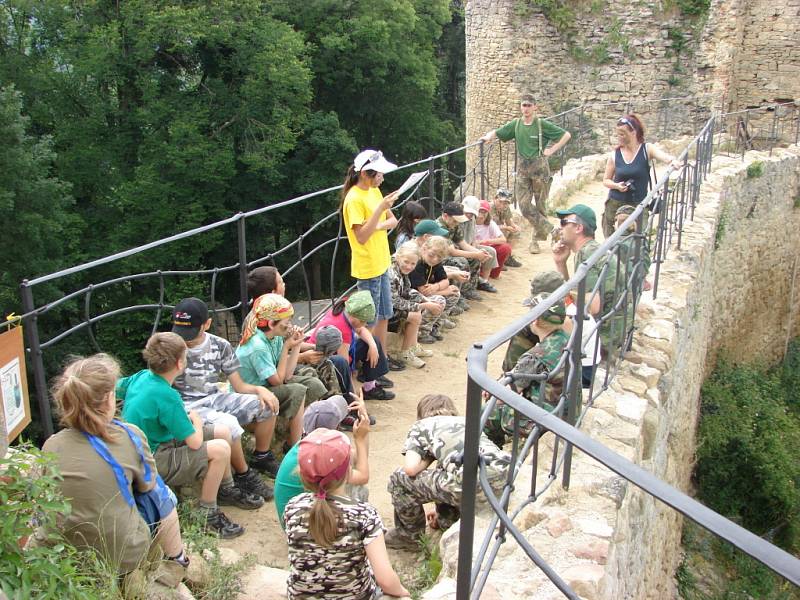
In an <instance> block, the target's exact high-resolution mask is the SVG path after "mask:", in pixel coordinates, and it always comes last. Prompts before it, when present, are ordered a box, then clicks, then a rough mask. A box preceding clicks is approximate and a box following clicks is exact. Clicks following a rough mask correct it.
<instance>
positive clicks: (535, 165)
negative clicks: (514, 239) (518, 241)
mask: <svg viewBox="0 0 800 600" xmlns="http://www.w3.org/2000/svg"><path fill="white" fill-rule="evenodd" d="M551 181H552V177H551V176H550V165H549V164H548V161H547V157H546V156H540V157H538V158H522V157H521V156H518V157H517V176H516V179H515V180H514V197H515V198H516V199H517V202H518V203H519V209H520V211H521V212H522V216H523V217H525V218H526V219H527V220H528V222H529V223H530V224H531V226H532V227H533V232H534V235H535V236H536V238H537V239H540V240H546V239H547V236H548V235H549V234H550V231H551V230H552V229H553V226H552V225H551V224H550V222H549V221H548V220H547V197H548V196H549V195H550V182H551Z"/></svg>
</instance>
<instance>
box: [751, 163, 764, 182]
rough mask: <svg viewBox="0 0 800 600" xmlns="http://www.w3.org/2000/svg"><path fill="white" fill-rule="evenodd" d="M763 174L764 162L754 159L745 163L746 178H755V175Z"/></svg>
mask: <svg viewBox="0 0 800 600" xmlns="http://www.w3.org/2000/svg"><path fill="white" fill-rule="evenodd" d="M763 174H764V163H763V162H761V161H760V160H755V161H753V162H751V163H750V164H749V165H747V178H748V179H755V178H756V177H761V176H762V175H763Z"/></svg>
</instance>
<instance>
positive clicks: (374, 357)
mask: <svg viewBox="0 0 800 600" xmlns="http://www.w3.org/2000/svg"><path fill="white" fill-rule="evenodd" d="M378 358H379V356H378V347H377V346H376V345H375V343H374V342H373V343H372V344H370V347H369V350H367V362H369V366H370V367H372V368H373V369H374V368H375V365H377V364H378Z"/></svg>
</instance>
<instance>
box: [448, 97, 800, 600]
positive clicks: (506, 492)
mask: <svg viewBox="0 0 800 600" xmlns="http://www.w3.org/2000/svg"><path fill="white" fill-rule="evenodd" d="M770 113H771V114H770ZM779 113H783V114H779ZM743 114H745V115H747V123H746V125H747V128H746V131H748V135H746V136H742V135H739V134H738V133H737V132H738V131H739V123H738V119H740V118H741V117H740V116H739V114H738V113H725V114H720V115H717V116H712V117H711V118H710V119H709V120H708V121H707V122H706V123H705V125H704V126H703V128H702V129H701V130H700V133H699V134H697V136H696V137H695V138H694V139H693V140H692V142H691V143H689V144H688V145H687V146H686V147H685V148H684V149H683V151H682V152H680V154H679V155H678V158H677V159H676V160H677V161H678V162H679V163H680V164H681V167H680V169H674V168H672V167H669V168H667V170H666V171H665V172H664V173H663V174H662V176H661V177H660V178H659V180H658V182H657V183H656V185H655V186H654V188H653V189H652V190H651V191H650V192H649V193H648V195H647V197H646V198H645V199H644V200H643V201H642V202H641V203H640V204H639V205H638V206H637V207H636V208H635V210H634V212H633V214H631V215H630V216H629V217H628V218H627V219H626V220H625V222H624V223H623V224H622V225H621V226H620V227H619V228H618V230H617V231H616V232H614V234H613V235H611V236H610V237H609V238H608V239H607V240H605V241H604V242H603V243H602V244H601V245H600V246H599V248H598V249H597V250H596V251H595V252H594V253H593V254H592V255H591V257H589V259H587V260H586V262H584V263H582V264H581V265H579V266H578V267H577V268H576V270H575V273H574V274H573V276H572V277H571V278H570V280H569V281H567V282H565V283H564V284H563V285H562V286H561V287H560V288H559V289H558V290H556V291H555V292H554V293H553V294H551V295H550V296H548V297H547V299H546V300H545V301H544V302H541V303H540V304H538V305H537V306H536V307H534V309H533V310H531V311H530V312H528V313H527V314H526V315H524V316H522V317H520V318H518V319H516V320H515V321H513V322H512V323H510V324H509V325H507V326H505V327H503V328H502V329H501V330H499V331H497V332H496V333H494V334H493V335H492V336H490V337H489V338H487V339H486V340H484V341H483V342H481V343H476V344H474V345H473V346H472V348H471V349H470V350H469V353H468V356H467V373H468V378H467V414H466V420H467V431H466V435H465V447H464V457H463V466H464V479H463V496H462V505H461V525H460V534H459V554H458V575H457V597H458V598H459V600H465V599H467V598H478V597H480V594H481V591H482V590H483V587H484V585H485V583H486V580H487V577H488V574H489V570H490V569H491V566H492V564H493V561H494V559H495V558H496V556H497V554H498V551H499V548H500V546H501V545H502V544H503V543H504V542H505V541H506V539H507V537H508V535H509V534H510V536H511V537H512V538H513V539H514V540H515V541H516V542H517V543H518V544H519V545H520V547H521V548H522V549H523V551H524V552H525V553H526V554H527V556H528V557H529V558H530V560H531V561H533V562H534V564H536V565H537V566H539V567H540V568H541V569H542V571H543V572H544V573H545V575H546V576H547V577H548V578H549V579H550V580H551V581H552V582H553V584H554V585H555V586H556V587H557V588H558V589H559V590H560V591H561V592H562V593H564V595H565V596H567V597H569V598H577V595H576V594H575V593H574V592H573V591H572V590H571V589H570V588H569V586H568V585H567V584H566V583H565V582H564V581H563V580H562V579H561V578H560V577H559V576H558V574H557V573H556V572H555V571H554V570H553V569H552V567H550V566H548V565H546V562H545V561H544V560H543V559H542V557H541V556H540V555H539V554H538V553H537V552H536V551H535V549H534V548H533V547H532V546H531V545H530V544H529V543H528V542H527V540H526V539H525V536H524V535H523V534H522V533H521V532H520V531H519V530H518V529H517V528H516V526H515V525H514V522H513V521H514V518H515V517H516V515H517V514H519V512H520V511H521V510H522V509H523V508H525V507H526V506H528V505H529V504H530V503H532V502H535V500H536V499H537V498H538V497H540V496H541V494H542V493H544V491H545V490H546V489H547V487H548V486H549V485H550V484H552V483H553V482H554V481H555V480H556V479H557V478H558V473H559V472H560V473H561V478H562V485H563V486H564V487H565V488H568V487H569V480H570V463H571V456H572V448H573V447H576V448H578V449H580V450H581V451H583V452H585V453H586V454H588V455H589V456H591V457H593V458H595V459H596V460H598V461H599V462H600V463H602V464H603V465H605V466H606V467H608V468H610V469H611V470H613V471H614V472H616V473H618V474H619V475H621V476H622V477H623V478H625V479H626V480H627V481H630V482H631V483H633V484H634V485H636V486H638V487H640V488H641V489H643V490H644V491H646V492H647V493H649V494H651V495H652V496H654V497H655V498H658V499H659V500H661V501H662V502H664V503H666V504H667V505H669V506H671V507H672V508H674V509H676V510H678V511H679V512H681V513H682V514H683V515H685V516H687V517H689V518H690V519H692V520H694V521H696V522H697V523H698V524H700V525H701V526H703V527H705V528H706V529H708V530H710V531H711V532H712V533H714V534H715V535H718V536H720V537H722V538H723V539H725V540H727V541H728V542H730V543H732V544H733V545H734V546H736V547H737V548H739V549H740V550H742V551H744V552H746V553H747V554H749V555H751V556H752V557H753V558H755V559H757V560H759V561H761V562H762V563H764V564H765V565H766V566H768V567H769V568H771V569H772V570H774V571H775V572H776V573H778V574H780V575H782V576H783V577H785V578H786V579H788V580H789V581H791V582H792V583H794V584H795V585H800V561H798V559H796V558H795V557H793V556H791V555H790V554H788V553H786V552H784V551H783V550H781V549H780V548H777V547H776V546H774V545H772V544H770V543H769V542H767V541H765V540H763V539H761V538H759V537H758V536H756V535H754V534H752V533H750V532H749V531H747V530H746V529H744V528H742V527H740V526H739V525H736V524H735V523H733V522H731V521H730V520H728V519H726V518H724V517H722V516H721V515H719V514H717V513H715V512H714V511H712V510H710V509H708V508H706V507H704V506H703V505H702V504H700V503H698V502H697V501H695V500H693V499H692V498H690V497H689V496H687V495H686V494H684V493H682V492H680V491H679V490H677V489H676V488H674V487H672V486H670V485H669V484H666V483H664V482H663V481H661V480H660V479H658V478H657V477H655V476H654V475H652V474H650V473H648V472H646V471H644V470H643V469H641V468H640V467H638V466H637V465H635V464H634V463H632V462H631V461H629V460H627V459H624V458H622V457H621V456H619V455H618V454H616V453H615V452H613V451H611V450H609V449H608V448H606V447H605V446H603V445H602V444H601V443H599V442H597V441H595V440H592V439H591V438H590V437H589V436H587V435H586V434H584V433H582V432H581V431H580V430H579V429H578V425H579V423H580V420H581V417H582V415H583V414H585V410H586V408H588V407H590V406H591V405H592V403H593V401H594V399H595V398H596V397H597V395H599V393H601V392H602V391H603V390H605V389H606V388H607V387H608V385H609V382H610V380H611V378H612V376H613V373H614V372H615V370H616V368H617V367H618V366H619V363H620V362H621V360H622V358H621V356H622V353H621V352H619V350H620V349H623V348H625V349H627V348H629V346H630V342H631V339H632V334H633V331H634V324H633V317H634V315H635V312H636V304H637V302H638V297H639V295H640V293H641V285H642V282H643V280H644V275H646V274H645V273H644V267H643V264H642V258H643V253H644V251H645V250H646V248H647V245H646V244H649V247H650V252H651V253H652V259H653V264H654V265H655V269H654V281H653V294H654V296H655V295H656V294H657V293H658V280H659V275H660V267H661V264H662V263H663V262H664V260H665V259H666V256H667V253H668V251H669V249H670V248H672V247H676V248H678V249H679V248H680V245H681V233H682V229H683V224H684V223H685V222H686V221H687V220H689V219H691V218H692V217H693V215H694V207H695V205H696V204H697V201H698V196H699V191H700V185H701V184H702V181H703V180H704V179H705V176H706V175H707V174H708V172H709V170H710V165H711V160H712V158H713V156H714V155H716V154H720V153H728V154H732V155H738V154H739V153H741V155H742V156H743V155H744V152H745V151H746V150H747V149H748V148H745V147H744V146H745V145H746V144H748V143H750V142H752V140H759V141H760V143H762V144H763V145H764V146H765V147H764V148H762V149H764V150H767V149H768V150H769V151H770V152H771V151H772V149H773V148H774V147H775V146H776V145H777V144H779V143H784V142H789V143H791V142H792V141H794V143H797V140H798V135H800V111H798V110H797V107H796V106H795V105H794V104H791V103H785V104H773V105H768V106H766V107H761V108H759V109H752V110H750V111H747V112H746V113H743ZM758 119H760V120H761V121H762V124H761V125H760V126H758V127H754V126H753V125H752V123H751V120H752V121H756V120H758ZM765 119H766V121H767V122H766V123H764V120H765ZM792 134H793V135H792ZM792 137H793V138H794V140H792ZM750 145H752V144H750ZM690 157H692V158H693V162H692V161H690ZM657 204H658V205H660V211H659V212H658V213H657V214H654V213H653V212H650V214H649V217H647V219H646V218H645V215H646V213H647V212H648V209H651V208H653V207H654V206H655V205H657ZM634 224H637V227H638V231H642V232H644V233H643V234H636V233H632V231H633V229H632V228H633V226H634ZM632 236H633V237H632ZM631 239H632V240H633V250H634V252H633V254H634V256H633V259H632V260H631V259H630V257H629V256H628V255H627V254H626V255H625V260H626V263H625V271H624V275H623V276H620V275H619V272H618V275H617V278H616V282H615V289H614V298H615V299H616V300H615V302H614V304H613V306H611V307H604V308H603V310H604V311H605V312H604V313H603V314H602V315H600V316H599V319H598V323H597V324H596V325H594V326H593V328H594V330H595V332H596V331H598V330H599V329H600V328H601V327H602V326H603V324H604V323H609V322H611V321H612V320H613V319H615V318H616V319H619V318H620V317H621V318H622V321H623V326H622V328H621V331H620V333H619V335H618V337H617V338H615V339H612V340H611V346H612V347H611V348H606V353H607V354H606V357H605V358H604V359H603V361H602V362H601V363H600V366H602V367H604V369H603V370H604V371H605V374H604V376H603V381H602V382H601V383H600V385H599V386H597V389H596V388H595V385H594V384H595V381H594V380H595V379H596V377H595V376H594V375H593V381H592V385H591V386H590V387H589V397H588V399H587V401H586V402H585V404H584V403H583V398H582V392H581V357H582V356H584V355H586V354H589V355H591V356H594V353H593V350H594V349H589V351H588V352H587V349H586V348H584V347H583V339H584V336H583V327H584V318H583V317H584V316H585V315H586V304H587V303H588V299H587V298H586V292H587V291H588V292H590V293H592V294H597V293H599V285H600V282H601V281H603V274H604V272H605V270H607V269H609V268H610V265H611V264H613V261H614V259H617V260H618V261H619V259H620V258H621V257H622V255H621V249H622V242H624V241H626V240H631ZM597 267H600V269H601V271H600V273H601V274H600V276H599V277H598V278H597V284H596V285H595V289H594V290H587V289H586V275H587V273H588V272H589V271H590V270H591V269H593V268H597ZM576 288H577V290H578V293H577V296H576V315H575V317H574V319H573V322H574V328H573V331H572V333H571V335H570V339H569V343H568V344H567V346H566V347H565V349H564V352H563V355H562V357H561V361H560V362H559V364H558V365H557V366H556V367H555V368H554V369H552V370H551V371H550V372H548V373H546V374H544V375H543V376H541V377H540V378H541V379H545V380H553V379H554V378H555V377H556V376H563V380H564V385H563V390H562V392H561V395H560V398H559V401H558V406H556V407H555V408H554V409H552V410H550V411H548V410H544V409H543V408H540V407H539V406H537V405H536V404H534V403H532V402H531V401H530V400H528V399H526V398H524V397H522V396H521V395H520V394H518V393H517V392H516V391H515V389H513V387H510V386H508V385H507V384H509V383H510V381H511V377H509V374H508V373H506V374H504V375H503V376H502V377H501V378H500V380H496V379H495V378H492V377H491V376H490V375H489V374H488V372H487V364H488V356H489V354H490V353H492V352H493V351H495V350H497V349H498V348H499V347H500V346H501V345H502V344H504V343H505V342H507V341H508V340H509V339H510V338H511V337H512V336H514V335H515V334H516V333H517V332H518V331H520V330H521V329H522V328H523V327H528V326H529V325H530V324H531V323H532V322H533V321H534V320H536V319H537V318H538V317H539V316H541V315H542V314H543V313H544V312H545V311H546V310H547V309H548V308H549V307H550V306H552V305H553V304H555V303H556V302H557V301H559V300H562V299H563V298H565V296H566V295H567V294H568V293H569V292H570V290H574V289H576ZM584 300H587V303H585V302H584ZM596 373H597V370H595V374H596ZM543 391H544V386H541V387H540V394H543ZM484 393H488V394H490V400H489V401H488V402H486V403H484V402H483V398H484ZM498 400H500V401H502V402H503V403H505V404H507V405H508V406H509V407H511V408H512V409H513V410H514V414H515V428H514V429H515V430H514V435H513V439H512V442H511V453H512V468H511V469H510V471H509V476H508V480H507V482H506V485H505V487H504V488H503V490H502V491H501V492H500V494H499V497H498V496H497V495H495V493H494V491H493V490H492V488H491V487H490V486H489V484H488V481H487V479H486V477H485V473H484V468H483V465H482V464H481V459H480V456H479V454H478V442H479V438H480V435H481V431H482V430H483V427H484V425H485V423H486V421H487V419H488V417H489V413H490V411H491V410H492V408H493V407H494V406H495V405H496V402H497V401H498ZM523 417H524V418H526V419H530V420H531V421H532V422H533V424H534V425H533V427H532V428H531V429H530V431H521V430H520V428H519V423H520V419H521V418H523ZM547 432H552V433H553V434H554V435H555V444H554V449H553V457H552V459H551V466H550V469H549V472H548V473H547V479H546V483H545V485H544V486H543V487H542V488H538V489H537V487H536V484H537V471H538V464H537V463H538V445H539V440H540V438H541V437H542V435H544V434H545V433H547ZM561 445H563V446H564V450H563V453H562V452H559V446H561ZM531 452H533V457H532V464H531V466H530V469H531V478H532V484H531V485H532V489H531V491H530V493H529V494H528V498H527V500H525V501H524V502H522V503H521V505H520V506H517V507H515V508H514V510H513V511H512V513H511V514H506V513H507V512H508V510H509V499H510V495H511V491H512V490H513V489H514V485H515V480H516V477H517V476H518V475H519V473H520V472H521V471H522V467H523V463H524V462H525V460H526V459H527V458H528V456H529V455H530V453H531ZM478 484H480V487H481V491H482V492H483V493H484V495H485V496H486V498H487V500H488V501H489V505H490V506H491V508H492V509H493V511H494V515H493V517H492V519H491V521H490V524H489V527H488V528H487V530H486V531H485V532H484V536H483V541H482V543H481V545H480V548H479V550H478V553H477V555H476V556H475V557H474V559H473V541H474V536H475V530H474V528H475V492H476V490H477V485H478Z"/></svg>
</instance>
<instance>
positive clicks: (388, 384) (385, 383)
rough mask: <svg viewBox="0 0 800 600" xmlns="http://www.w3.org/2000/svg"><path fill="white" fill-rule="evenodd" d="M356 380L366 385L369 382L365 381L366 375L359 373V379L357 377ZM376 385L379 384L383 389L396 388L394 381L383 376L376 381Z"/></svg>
mask: <svg viewBox="0 0 800 600" xmlns="http://www.w3.org/2000/svg"><path fill="white" fill-rule="evenodd" d="M356 379H358V380H359V381H360V382H361V383H366V382H367V380H366V379H364V374H363V373H359V374H358V377H356ZM375 383H377V384H378V385H379V386H381V387H382V388H393V387H394V381H392V380H391V379H387V378H386V375H381V376H380V377H378V378H377V379H376V380H375Z"/></svg>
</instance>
